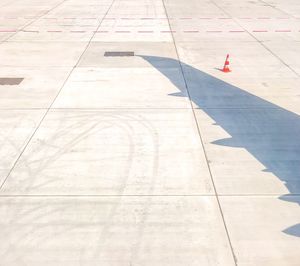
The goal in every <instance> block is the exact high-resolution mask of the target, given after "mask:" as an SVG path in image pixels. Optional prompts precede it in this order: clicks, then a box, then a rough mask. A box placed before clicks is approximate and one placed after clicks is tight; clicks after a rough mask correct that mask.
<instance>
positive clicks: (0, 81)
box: [0, 78, 24, 85]
mask: <svg viewBox="0 0 300 266" xmlns="http://www.w3.org/2000/svg"><path fill="white" fill-rule="evenodd" d="M23 79H24V78H0V85H19V84H20V83H21V82H22V81H23Z"/></svg>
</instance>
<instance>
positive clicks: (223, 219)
mask: <svg viewBox="0 0 300 266" xmlns="http://www.w3.org/2000/svg"><path fill="white" fill-rule="evenodd" d="M162 3H163V7H164V10H165V13H166V16H167V20H168V24H169V28H170V32H171V35H172V40H173V44H174V48H175V52H176V57H177V60H178V62H179V66H180V71H181V73H182V77H183V80H184V85H185V88H186V91H187V94H188V97H189V102H190V105H191V110H192V112H193V117H194V120H195V124H196V126H197V131H198V135H199V139H200V142H201V146H202V149H203V152H204V156H205V160H206V164H207V167H208V171H209V175H210V179H211V182H212V186H213V190H214V194H215V197H216V200H217V203H218V208H219V211H220V214H221V218H222V221H223V225H224V229H225V232H226V236H227V240H228V243H229V246H230V250H231V254H232V257H233V261H234V263H235V265H236V266H237V259H236V256H235V252H234V249H233V246H232V242H231V239H230V235H229V232H228V228H227V225H226V221H225V217H224V213H223V210H222V207H221V203H220V199H219V196H218V192H217V189H216V185H215V181H214V178H213V175H212V171H211V168H210V165H209V162H208V157H207V154H206V150H205V147H204V142H203V139H202V135H201V131H200V127H199V123H198V121H197V117H196V113H195V109H194V106H193V103H192V100H191V96H190V93H189V89H188V85H187V81H186V77H185V74H184V71H183V67H182V63H181V60H180V56H179V52H178V48H177V45H176V41H175V37H174V34H173V31H172V27H171V23H170V19H169V15H168V11H167V8H166V5H165V2H164V0H162Z"/></svg>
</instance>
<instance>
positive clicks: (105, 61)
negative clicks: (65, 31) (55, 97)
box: [78, 42, 180, 68]
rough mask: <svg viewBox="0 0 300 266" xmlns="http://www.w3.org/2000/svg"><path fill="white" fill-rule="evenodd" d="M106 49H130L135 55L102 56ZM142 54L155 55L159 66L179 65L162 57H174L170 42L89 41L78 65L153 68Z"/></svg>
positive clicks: (170, 66)
mask: <svg viewBox="0 0 300 266" xmlns="http://www.w3.org/2000/svg"><path fill="white" fill-rule="evenodd" d="M106 51H108V52H111V51H132V52H134V53H135V55H136V56H134V57H104V53H105V52H106ZM142 55H155V56H157V60H156V61H155V63H156V65H157V67H159V68H179V67H180V65H179V63H178V62H171V61H166V60H164V57H170V58H176V49H175V46H174V44H173V43H172V42H151V43H149V42H121V43H120V42H91V43H90V45H89V47H88V48H87V50H86V51H85V53H84V54H83V56H82V57H81V59H80V61H79V64H78V67H112V68H116V67H118V68H123V67H126V68H131V67H133V68H141V67H148V68H153V67H152V65H151V64H149V63H148V62H147V60H144V59H143V58H142V57H141V56H142ZM160 57H161V58H160Z"/></svg>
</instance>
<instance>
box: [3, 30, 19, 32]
mask: <svg viewBox="0 0 300 266" xmlns="http://www.w3.org/2000/svg"><path fill="white" fill-rule="evenodd" d="M16 31H17V30H0V32H16Z"/></svg>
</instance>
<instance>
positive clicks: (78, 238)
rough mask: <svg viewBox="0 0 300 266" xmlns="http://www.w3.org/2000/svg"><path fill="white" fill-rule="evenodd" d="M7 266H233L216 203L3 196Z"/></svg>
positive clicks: (2, 248)
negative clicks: (23, 265)
mask: <svg viewBox="0 0 300 266" xmlns="http://www.w3.org/2000/svg"><path fill="white" fill-rule="evenodd" d="M0 215H1V217H2V218H1V222H0V224H1V229H0V236H1V239H5V241H1V243H0V252H1V254H2V255H1V263H2V265H5V266H15V265H20V264H28V265H32V266H35V265H41V264H43V265H49V266H50V265H53V264H55V265H58V266H60V265H64V266H66V265H67V266H68V265H70V266H77V265H91V266H92V265H95V266H96V265H97V266H98V265H103V266H121V265H144V266H153V265H162V266H164V265H165V266H167V265H172V266H182V265H190V266H198V265H199V264H200V265H203V266H211V265H224V266H233V265H234V262H233V259H232V255H231V251H230V247H229V244H228V241H227V239H226V234H225V230H224V226H223V224H222V220H221V215H220V213H219V210H218V206H217V203H216V201H215V199H214V198H213V197H149V196H146V197H109V198H102V197H99V198H96V197H87V198H85V197H84V198H82V197H80V198H76V197H67V198H63V197H54V198H53V197H50V198H48V197H46V198H40V197H37V198H30V197H26V198H17V199H16V198H1V199H0Z"/></svg>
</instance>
